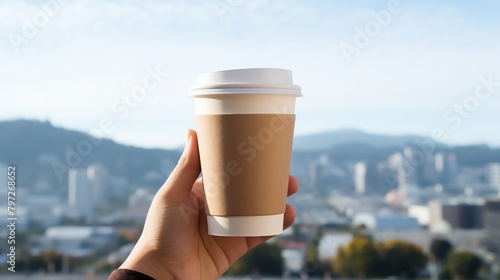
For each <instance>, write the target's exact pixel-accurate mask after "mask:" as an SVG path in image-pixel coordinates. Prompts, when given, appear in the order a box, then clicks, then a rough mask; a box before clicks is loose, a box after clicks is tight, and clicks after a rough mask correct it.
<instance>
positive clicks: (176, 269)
mask: <svg viewBox="0 0 500 280" xmlns="http://www.w3.org/2000/svg"><path fill="white" fill-rule="evenodd" d="M187 134H188V135H187V138H188V139H187V143H186V147H185V148H184V152H183V154H182V156H181V158H180V160H179V163H178V164H177V167H176V168H175V169H174V171H173V172H172V173H171V174H170V176H169V178H168V179H167V181H166V182H165V183H164V184H163V186H162V187H161V188H160V189H159V190H158V192H157V193H156V195H155V198H154V199H153V202H152V204H151V207H150V208H149V212H148V215H147V218H146V223H145V225H144V230H143V232H142V235H141V237H140V238H139V241H138V242H137V244H136V245H135V247H134V249H133V250H132V252H131V253H130V255H129V257H128V258H127V259H126V260H125V262H124V263H123V264H122V265H121V267H120V268H122V269H131V270H135V271H138V272H141V273H144V274H146V275H149V276H151V277H153V278H155V279H157V280H163V279H190V280H191V279H210V280H211V279H217V278H218V277H219V276H221V275H222V274H223V273H224V272H225V271H226V270H227V269H228V268H229V266H230V265H231V264H233V263H234V262H235V261H236V260H237V259H238V258H240V257H241V256H243V254H245V253H246V252H247V251H248V250H250V249H251V248H253V247H255V246H257V245H259V244H261V243H263V242H264V241H266V240H268V239H270V238H271V237H272V236H262V237H223V236H212V235H209V234H208V228H207V219H206V214H205V210H204V195H205V194H204V190H203V182H202V179H197V178H198V176H199V174H200V172H201V167H200V159H199V153H198V140H197V136H196V132H195V131H192V130H189V131H188V133H187ZM297 189H298V181H297V179H296V178H295V177H293V176H290V178H289V181H288V195H292V194H294V193H295V192H297ZM294 220H295V210H294V208H293V207H292V206H291V205H288V204H287V205H286V210H285V218H284V225H283V227H284V228H288V227H289V226H290V225H292V223H293V221H294Z"/></svg>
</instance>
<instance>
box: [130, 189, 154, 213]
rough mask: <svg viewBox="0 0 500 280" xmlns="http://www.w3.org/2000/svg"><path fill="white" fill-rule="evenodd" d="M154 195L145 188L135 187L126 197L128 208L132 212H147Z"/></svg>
mask: <svg viewBox="0 0 500 280" xmlns="http://www.w3.org/2000/svg"><path fill="white" fill-rule="evenodd" d="M153 198H154V195H153V194H151V193H150V192H149V191H148V190H146V189H137V190H135V193H134V194H131V195H130V196H129V198H128V209H129V211H132V212H144V213H147V212H148V209H149V206H150V205H151V202H153Z"/></svg>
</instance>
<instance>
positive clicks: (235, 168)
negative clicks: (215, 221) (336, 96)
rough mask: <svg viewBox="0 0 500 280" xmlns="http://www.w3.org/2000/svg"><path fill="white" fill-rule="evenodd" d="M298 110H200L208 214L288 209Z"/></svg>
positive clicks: (259, 213) (198, 123) (198, 121)
mask: <svg viewBox="0 0 500 280" xmlns="http://www.w3.org/2000/svg"><path fill="white" fill-rule="evenodd" d="M294 125H295V115H294V114H220V115H197V116H196V127H197V131H198V144H199V150H200V159H201V168H202V177H203V184H204V188H205V198H206V200H205V203H206V211H207V214H208V215H213V216H262V215H276V214H282V213H284V212H285V206H286V196H287V195H286V194H287V188H288V176H289V170H290V159H291V152H292V142H293V130H294Z"/></svg>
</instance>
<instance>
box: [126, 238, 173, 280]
mask: <svg viewBox="0 0 500 280" xmlns="http://www.w3.org/2000/svg"><path fill="white" fill-rule="evenodd" d="M119 268H120V269H130V270H134V271H137V272H140V273H143V274H146V275H148V276H150V277H152V278H154V279H155V280H163V279H166V280H174V279H175V278H174V277H173V276H172V273H170V271H168V269H167V268H166V267H164V266H163V265H161V262H160V261H159V260H158V258H157V255H156V254H155V252H153V251H152V250H150V249H148V248H147V246H142V245H141V243H140V241H139V242H137V244H136V245H135V246H134V249H132V252H131V253H130V255H129V256H128V257H127V259H126V260H125V261H124V262H123V264H122V265H121V266H120V267H119Z"/></svg>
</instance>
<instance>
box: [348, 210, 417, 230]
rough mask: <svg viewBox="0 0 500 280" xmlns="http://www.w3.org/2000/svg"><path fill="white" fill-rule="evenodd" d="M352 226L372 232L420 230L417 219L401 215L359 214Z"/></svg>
mask: <svg viewBox="0 0 500 280" xmlns="http://www.w3.org/2000/svg"><path fill="white" fill-rule="evenodd" d="M352 224H353V225H354V226H363V227H365V228H366V229H369V230H374V231H377V230H389V229H390V230H408V229H419V228H420V224H419V222H418V220H417V218H415V217H410V216H407V215H402V214H385V215H377V214H373V213H359V214H357V215H355V216H354V218H353V221H352Z"/></svg>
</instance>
